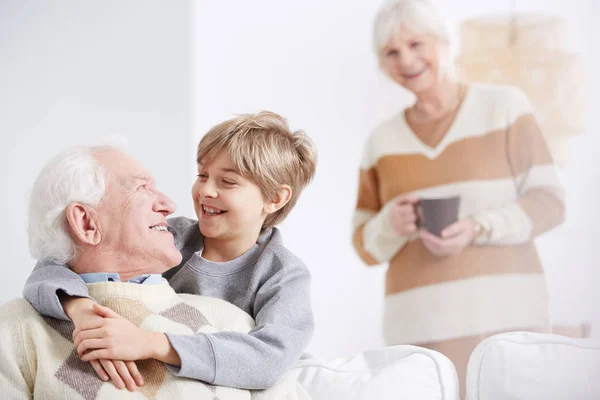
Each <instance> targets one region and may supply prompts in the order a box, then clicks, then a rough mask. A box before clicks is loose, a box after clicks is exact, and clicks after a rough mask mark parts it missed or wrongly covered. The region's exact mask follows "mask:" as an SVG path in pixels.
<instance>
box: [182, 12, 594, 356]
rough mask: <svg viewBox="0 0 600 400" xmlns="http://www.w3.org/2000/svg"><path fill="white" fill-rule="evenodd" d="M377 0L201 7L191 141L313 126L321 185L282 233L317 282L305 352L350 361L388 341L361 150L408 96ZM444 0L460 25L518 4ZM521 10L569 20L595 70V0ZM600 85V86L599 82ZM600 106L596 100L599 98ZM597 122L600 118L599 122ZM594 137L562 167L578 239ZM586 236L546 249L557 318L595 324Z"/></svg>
mask: <svg viewBox="0 0 600 400" xmlns="http://www.w3.org/2000/svg"><path fill="white" fill-rule="evenodd" d="M379 3H380V2H378V1H351V2H349V1H347V0H331V1H327V2H323V1H320V0H305V1H302V2H292V1H280V0H258V1H252V2H247V1H244V0H228V1H221V2H208V1H201V2H197V3H195V10H194V34H193V35H194V43H193V47H194V49H195V54H194V73H195V82H194V95H195V97H194V134H195V140H196V141H197V140H199V138H200V137H201V136H202V134H203V132H205V131H206V130H207V129H208V128H209V127H210V126H211V125H212V124H214V123H217V122H219V121H221V120H222V119H223V118H225V117H226V116H228V115H230V114H233V113H241V112H252V111H257V110H259V109H270V110H273V111H276V112H279V113H281V114H283V115H285V116H287V117H288V119H289V120H290V122H291V124H292V126H293V127H295V128H303V129H305V130H306V131H307V133H308V134H309V135H310V136H312V137H313V138H314V139H315V141H316V142H317V145H318V148H319V152H320V162H319V165H318V168H317V175H316V179H315V181H314V182H313V183H312V186H310V187H309V188H308V189H307V190H306V192H305V193H304V194H303V195H302V197H301V198H300V201H299V204H298V206H297V207H296V209H295V210H294V211H293V212H292V214H291V215H290V217H289V218H288V220H287V221H286V222H285V223H284V224H283V226H282V228H283V233H284V238H285V239H286V242H287V244H288V245H289V247H290V248H291V249H292V250H293V251H295V252H296V254H298V255H299V256H300V257H301V258H302V259H303V260H304V261H305V262H306V264H307V265H308V266H309V268H310V270H311V273H312V276H313V301H314V307H315V313H316V319H317V331H316V335H315V338H314V340H313V342H312V343H311V346H310V347H309V351H311V352H312V353H313V354H316V355H319V356H333V355H340V354H349V353H352V352H356V351H359V350H361V349H364V348H371V347H378V346H381V345H382V344H383V342H382V338H381V329H380V319H381V311H382V298H383V280H384V273H385V269H384V268H383V267H376V268H366V267H365V266H364V264H363V263H362V262H361V261H360V260H359V259H358V257H357V256H356V255H355V253H354V250H353V249H352V247H351V244H350V234H351V232H350V229H351V228H350V220H351V216H352V211H353V209H354V204H355V201H356V188H357V175H358V163H359V159H360V154H361V148H362V145H363V143H364V141H365V139H366V137H367V135H368V132H369V130H370V129H371V128H372V127H373V126H374V125H375V124H376V123H378V122H380V121H382V120H383V119H384V118H385V117H387V116H389V115H391V114H392V113H395V112H397V111H398V110H399V109H400V108H401V107H403V106H404V105H405V104H407V102H408V101H409V100H410V97H409V96H408V95H407V94H406V93H403V92H402V91H401V90H400V89H398V88H396V87H394V86H393V85H391V84H389V82H388V81H387V80H386V79H385V78H383V77H382V75H381V73H380V72H379V71H378V70H377V67H376V63H375V60H374V57H373V53H372V51H371V23H372V18H373V16H374V14H375V12H376V9H377V8H378V6H379ZM438 3H439V4H440V5H441V6H442V7H443V8H444V9H445V12H446V14H447V15H448V17H449V19H450V20H451V22H452V23H453V24H454V25H455V27H458V22H459V21H460V20H462V19H464V18H467V17H470V16H474V15H480V14H482V13H483V14H486V13H493V12H507V11H508V10H509V7H510V2H509V1H506V2H504V1H503V2H499V1H495V2H491V1H477V0H452V1H450V0H448V1H439V2H438ZM521 3H523V4H518V6H519V7H518V10H529V11H535V10H538V11H545V12H547V13H558V14H561V15H562V16H564V17H565V18H566V19H567V20H568V21H569V23H570V35H571V39H572V43H573V48H575V49H577V50H578V51H583V52H585V55H586V57H587V60H588V62H591V61H593V62H595V63H596V64H594V65H598V59H597V58H596V59H594V60H591V57H590V56H591V54H592V47H591V46H592V43H591V42H587V41H586V40H585V39H586V36H585V34H586V33H588V32H587V30H591V29H592V28H591V21H592V20H593V19H592V16H591V15H588V14H589V13H590V11H594V10H595V13H596V15H598V11H597V7H595V6H594V5H593V4H594V2H593V1H589V2H588V1H585V0H578V1H571V2H568V3H566V2H563V1H561V0H555V1H547V0H546V1H543V0H535V1H528V2H521ZM525 3H528V4H527V5H525ZM456 30H457V29H456ZM593 84H594V85H595V86H594V87H595V88H596V89H597V88H599V86H598V82H597V81H593ZM590 91H593V90H592V88H590ZM594 104H599V103H598V99H597V97H596V98H595V99H594ZM598 125H599V124H598V122H597V120H595V122H594V126H595V127H598ZM590 131H591V133H590V134H589V135H586V136H581V137H580V138H577V139H578V142H577V143H576V146H577V148H576V150H577V151H578V152H581V155H580V159H579V160H577V162H574V163H573V167H572V168H571V170H569V171H567V172H566V177H567V178H568V179H569V182H568V188H569V190H571V192H570V194H569V201H570V203H572V204H574V205H575V206H574V207H573V208H575V209H576V210H575V211H574V212H572V213H571V214H572V215H571V220H570V226H571V227H572V229H571V230H572V231H573V232H575V231H578V230H579V228H578V226H579V225H578V224H577V222H582V221H583V210H584V209H583V208H581V206H585V204H584V203H582V201H581V200H582V198H581V197H582V195H583V193H584V192H586V193H590V187H589V186H588V185H589V183H591V181H590V179H591V178H592V177H597V176H598V174H597V172H596V171H597V168H596V166H595V165H594V162H593V157H594V154H593V152H591V151H589V146H590V145H592V144H595V145H598V144H600V141H599V140H598V139H597V138H596V137H595V135H594V134H595V133H596V132H593V131H594V129H590ZM581 171H585V174H581ZM593 193H594V194H597V193H598V191H595V192H593ZM587 204H589V203H587ZM577 209H579V210H577ZM578 211H579V212H578ZM596 216H597V214H596V213H595V214H594V217H596ZM575 219H577V221H576V220H575ZM596 221H600V218H596ZM586 235H587V234H586ZM586 235H584V237H583V239H584V240H582V238H581V237H579V236H578V237H575V236H569V240H568V241H566V240H565V234H564V233H563V234H561V233H560V231H555V232H553V233H552V234H550V235H548V236H547V237H546V238H544V240H545V242H542V247H543V257H544V261H545V262H546V264H547V270H548V280H549V286H550V288H551V291H552V304H551V312H552V315H553V317H555V319H557V320H560V321H567V322H569V321H572V320H577V319H578V318H583V319H591V318H592V316H593V312H594V307H593V304H594V303H595V304H598V303H600V295H598V294H597V292H595V291H594V290H593V289H594V287H593V285H592V280H593V279H595V280H596V281H598V278H599V277H600V276H599V273H598V269H597V268H595V266H594V263H595V260H597V259H598V257H597V256H596V255H595V254H594V253H593V242H592V241H590V240H589V237H588V236H586ZM575 251H576V252H575ZM567 261H570V262H567ZM573 271H577V273H576V274H574V273H573ZM507 295H509V294H507ZM598 329H600V326H598V327H597V330H598Z"/></svg>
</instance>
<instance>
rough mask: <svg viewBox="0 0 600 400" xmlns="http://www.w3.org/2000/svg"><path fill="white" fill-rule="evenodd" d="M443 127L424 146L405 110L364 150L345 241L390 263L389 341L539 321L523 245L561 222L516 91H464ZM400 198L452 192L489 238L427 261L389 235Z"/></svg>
mask: <svg viewBox="0 0 600 400" xmlns="http://www.w3.org/2000/svg"><path fill="white" fill-rule="evenodd" d="M441 123H443V122H441ZM447 126H448V129H447V132H446V134H445V135H444V136H443V138H442V139H441V141H440V142H439V143H438V144H437V145H436V146H435V147H430V146H428V145H426V144H425V143H423V142H422V141H421V140H420V139H419V135H418V133H419V131H418V130H417V131H416V132H415V130H414V129H417V128H416V127H415V128H414V129H413V128H412V127H411V126H410V125H409V123H408V122H407V120H406V117H405V112H404V111H403V112H401V113H400V114H398V115H397V116H395V117H393V118H392V119H390V120H388V121H386V122H384V123H383V124H381V125H380V126H379V127H377V128H376V129H375V130H374V131H373V133H372V134H371V136H370V138H369V140H368V142H367V145H366V149H365V153H364V157H363V160H362V164H361V170H360V183H359V194H358V201H357V207H356V211H355V215H354V220H353V244H354V247H355V249H356V251H357V252H358V254H359V255H360V257H361V258H362V259H363V260H364V261H365V262H366V263H367V264H368V265H377V264H380V263H389V268H388V270H387V274H386V290H385V292H386V301H385V307H384V335H385V338H386V342H387V343H388V344H401V343H413V344H414V343H427V342H436V341H443V340H448V339H453V338H459V337H464V336H470V335H474V334H481V333H486V332H494V331H501V330H506V329H527V328H539V327H545V326H546V324H547V295H546V285H545V281H544V277H543V270H542V267H541V264H540V261H539V258H538V255H537V252H536V249H535V245H534V242H533V239H534V238H535V237H536V236H537V235H539V234H541V233H543V232H545V231H547V230H549V229H551V228H553V227H555V226H556V225H558V224H559V223H561V222H562V220H563V218H564V204H563V197H564V193H563V189H562V187H561V185H560V182H559V180H558V177H557V174H556V171H555V168H554V165H553V162H552V159H551V156H550V154H549V152H548V150H547V147H546V144H545V142H544V139H543V137H542V134H541V132H540V129H539V127H538V124H537V123H536V120H535V117H534V116H533V113H532V108H531V105H530V103H529V101H528V99H527V97H526V96H525V94H524V93H523V92H522V91H520V90H519V89H517V88H512V87H505V86H495V85H488V84H477V83H473V84H470V85H469V86H468V88H467V92H466V95H465V98H464V100H463V102H462V104H461V106H460V108H459V109H458V110H457V111H456V112H455V115H454V116H453V119H452V120H450V122H447ZM428 128H431V126H430V127H428ZM407 194H412V195H415V196H417V197H419V198H428V197H446V196H451V195H459V196H460V197H461V209H460V218H464V217H467V216H469V217H473V218H475V219H476V220H477V221H478V222H479V223H480V224H481V225H482V226H483V227H485V228H486V230H487V231H489V233H490V234H489V235H486V236H482V237H479V238H477V239H476V240H475V243H474V244H473V245H472V246H469V247H467V248H465V249H464V250H463V251H462V252H461V253H460V254H458V255H456V256H452V257H435V256H433V255H432V254H430V253H429V251H427V249H426V248H425V247H424V246H423V244H422V242H421V240H420V239H419V237H418V234H417V235H414V236H412V237H401V236H399V235H398V234H397V233H396V231H395V230H394V229H393V228H392V225H391V223H390V209H391V206H392V204H393V200H394V199H395V198H397V197H398V196H401V195H407Z"/></svg>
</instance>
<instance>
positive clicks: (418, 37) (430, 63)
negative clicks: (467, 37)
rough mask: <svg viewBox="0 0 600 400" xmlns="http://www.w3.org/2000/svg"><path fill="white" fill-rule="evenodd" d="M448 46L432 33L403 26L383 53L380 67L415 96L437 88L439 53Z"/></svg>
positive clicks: (444, 52) (444, 50)
mask: <svg viewBox="0 0 600 400" xmlns="http://www.w3.org/2000/svg"><path fill="white" fill-rule="evenodd" d="M447 50H448V44H447V43H446V42H445V41H442V40H440V39H438V38H437V37H436V36H434V35H432V34H417V33H415V32H413V31H411V30H409V29H408V28H406V27H404V26H401V27H400V28H399V29H397V30H396V32H395V33H394V34H393V35H392V36H391V37H390V40H389V41H388V43H387V44H386V46H385V47H384V48H383V50H382V51H381V54H380V59H379V60H380V64H381V68H382V69H383V70H384V71H385V72H386V73H387V74H388V76H389V77H390V78H391V79H393V80H394V81H395V82H396V83H398V84H399V85H401V86H403V87H404V88H406V89H408V90H410V91H411V92H413V93H415V94H419V93H422V92H427V91H429V90H431V89H433V88H434V87H435V85H436V84H437V83H438V81H439V78H440V54H442V53H443V54H447V53H446V51H447Z"/></svg>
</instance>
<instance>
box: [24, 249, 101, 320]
mask: <svg viewBox="0 0 600 400" xmlns="http://www.w3.org/2000/svg"><path fill="white" fill-rule="evenodd" d="M60 292H64V293H65V294H66V295H69V296H75V297H86V298H88V299H91V297H90V296H89V294H88V289H87V286H86V284H85V282H84V281H83V279H81V277H80V276H79V275H78V274H76V273H75V272H73V271H71V269H69V267H67V266H66V265H64V264H56V263H52V262H43V261H38V263H37V264H36V265H35V268H34V269H33V271H32V272H31V275H29V278H27V281H26V282H25V288H24V289H23V297H25V299H26V300H27V301H29V302H30V303H31V305H32V306H33V308H35V309H36V310H37V311H38V312H39V313H40V314H42V315H46V316H48V317H53V318H57V319H61V320H65V321H69V320H70V319H69V317H68V316H67V314H66V313H65V311H64V309H63V307H62V304H61V303H60V300H59V298H58V294H59V293H60ZM92 300H93V299H92Z"/></svg>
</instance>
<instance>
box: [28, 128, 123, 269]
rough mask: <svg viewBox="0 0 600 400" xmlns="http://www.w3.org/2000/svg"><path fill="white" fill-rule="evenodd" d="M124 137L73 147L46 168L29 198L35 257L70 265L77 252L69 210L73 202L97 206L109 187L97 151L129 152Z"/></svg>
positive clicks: (30, 249)
mask: <svg viewBox="0 0 600 400" xmlns="http://www.w3.org/2000/svg"><path fill="white" fill-rule="evenodd" d="M126 149H127V141H126V139H125V138H123V137H110V138H107V139H103V140H102V141H100V142H99V144H94V145H83V146H76V147H71V148H69V149H67V150H64V151H62V152H60V153H59V154H58V155H56V156H55V157H54V158H52V159H51V160H50V161H48V163H47V164H46V165H45V166H44V167H43V168H42V170H41V172H40V173H39V175H38V177H37V179H36V180H35V183H34V184H33V188H32V190H31V195H30V197H29V226H28V234H29V252H30V254H31V256H32V257H33V258H36V259H38V260H44V261H54V262H56V263H59V264H66V263H68V262H69V261H72V260H73V259H74V257H75V256H76V255H77V248H76V246H75V242H74V241H73V238H72V237H71V235H70V230H69V228H68V225H67V218H66V215H65V211H66V209H67V206H68V205H69V204H71V203H73V202H80V203H83V204H88V205H90V206H97V205H99V204H100V202H101V201H102V198H103V197H104V193H105V189H106V174H105V170H104V168H103V167H102V165H100V163H99V162H98V160H97V159H96V157H95V155H94V154H95V153H96V152H99V151H105V150H116V151H121V152H125V151H126Z"/></svg>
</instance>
